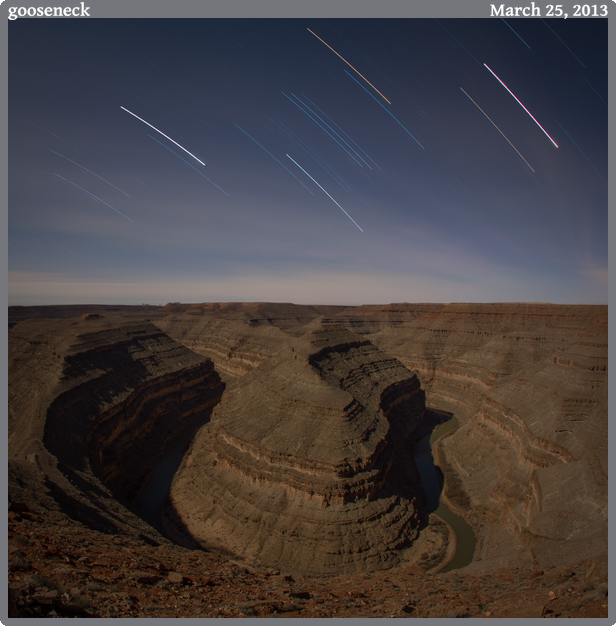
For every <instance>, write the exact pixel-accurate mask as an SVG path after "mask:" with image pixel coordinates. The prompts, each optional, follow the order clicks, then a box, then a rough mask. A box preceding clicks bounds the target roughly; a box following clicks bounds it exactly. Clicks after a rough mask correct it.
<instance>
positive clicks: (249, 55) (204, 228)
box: [8, 18, 609, 304]
mask: <svg viewBox="0 0 616 626" xmlns="http://www.w3.org/2000/svg"><path fill="white" fill-rule="evenodd" d="M8 31H9V41H8V46H9V96H8V114H9V116H8V127H9V146H8V169H9V215H8V223H9V231H8V243H9V247H8V256H9V284H8V287H9V304H53V303H59V304H63V303H65V304H68V303H118V304H140V303H144V302H147V303H149V304H165V303H167V302H170V301H181V302H206V301H270V302H295V303H312V304H363V303H366V304H369V303H388V302H502V301H526V302H530V301H533V302H534V301H540V302H554V303H573V304H600V303H607V297H608V296H607V291H608V281H607V258H608V232H607V221H608V187H607V182H608V179H609V177H608V158H607V157H608V135H607V128H608V107H607V102H608V53H607V52H608V51H607V48H608V39H607V35H608V25H607V20H606V19H568V20H547V19H546V20H542V19H511V20H507V21H504V20H502V19H498V18H496V19H495V18H492V19H483V20H476V19H455V20H454V19H439V20H435V19H384V20H374V19H307V20H303V19H280V20H276V19H262V20H250V19H192V20H185V19H158V20H154V19H151V20H150V19H137V20H128V19H116V20H107V19H90V20H83V19H81V20H68V19H66V20H60V19H58V20H45V19H38V20H37V19H18V20H15V21H11V22H9V25H8ZM484 64H486V65H487V66H489V68H490V70H491V71H492V72H493V73H492V72H491V71H490V70H489V69H488V68H487V67H486V65H484ZM351 66H352V67H351ZM495 75H496V76H498V79H500V81H502V82H503V83H504V84H505V85H506V86H507V88H508V89H509V90H510V91H511V92H512V93H513V94H514V95H515V98H517V100H516V99H515V98H514V96H513V95H512V94H511V93H510V92H509V91H508V90H507V88H506V87H505V86H503V84H501V82H499V80H498V79H497V78H496V76H495ZM518 100H519V102H518ZM388 101H389V102H388ZM520 103H521V104H520ZM522 105H524V107H525V108H526V110H525V109H524V108H523V107H522ZM122 107H123V108H122ZM527 111H528V112H527ZM531 115H532V117H531ZM135 116H138V117H139V118H141V120H140V119H138V117H135ZM533 118H534V119H533ZM142 120H143V121H142ZM146 122H147V124H146ZM150 125H151V126H150ZM153 127H155V128H153ZM541 127H542V128H541ZM552 142H555V143H556V144H557V145H558V147H556V146H555V145H554V143H552Z"/></svg>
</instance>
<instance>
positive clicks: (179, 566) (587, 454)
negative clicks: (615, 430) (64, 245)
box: [8, 304, 608, 617]
mask: <svg viewBox="0 0 616 626" xmlns="http://www.w3.org/2000/svg"><path fill="white" fill-rule="evenodd" d="M317 322H318V323H332V322H335V323H336V324H339V325H341V326H343V327H345V328H347V329H350V330H351V331H352V332H353V333H354V334H355V335H360V336H362V337H363V338H365V340H366V341H369V342H370V343H371V344H372V345H374V346H376V347H377V348H378V349H379V350H380V351H381V352H382V353H384V354H386V355H389V358H392V359H396V360H397V361H398V362H400V363H401V364H402V365H403V366H405V367H406V368H408V370H410V371H411V372H413V373H414V375H416V376H417V379H418V380H419V383H420V385H421V389H422V390H423V392H425V396H426V404H427V405H428V406H430V407H432V408H434V409H437V410H441V411H446V412H450V413H453V414H454V415H455V416H456V418H457V419H458V421H459V423H460V427H459V428H458V430H457V431H456V432H455V434H454V435H452V436H450V437H447V438H446V439H445V440H444V441H443V443H442V446H441V449H440V450H439V455H438V457H439V465H440V467H441V470H442V472H443V474H444V477H445V494H446V496H447V498H448V501H449V503H450V508H452V509H454V510H455V511H456V512H457V513H459V514H460V515H462V516H463V517H464V518H465V519H466V520H467V521H468V522H469V523H470V524H471V526H472V527H473V530H474V531H475V534H476V536H477V549H476V550H475V555H474V558H473V562H472V563H471V564H470V565H469V566H467V567H465V568H463V569H461V570H455V571H452V572H449V573H446V574H438V573H435V572H437V571H438V569H439V567H440V564H442V563H443V562H444V561H445V560H446V559H447V554H448V552H449V551H450V548H451V541H450V539H451V536H450V534H449V532H448V530H447V528H446V526H445V525H444V524H442V523H441V522H439V520H438V518H436V517H435V516H433V515H432V516H430V519H429V524H428V525H427V526H425V527H424V528H423V530H422V531H421V532H420V534H419V536H418V537H417V538H416V540H415V541H414V542H413V550H412V558H410V559H408V560H405V561H402V562H400V563H399V564H398V565H395V564H394V563H392V562H390V563H389V564H388V565H387V566H389V567H390V569H387V570H382V571H365V570H360V571H355V572H354V573H353V572H348V573H338V574H335V572H330V576H328V577H327V578H323V577H322V576H318V575H311V576H307V575H299V574H298V573H297V572H293V571H290V570H291V569H292V568H286V567H283V566H282V565H280V566H278V565H277V566H275V568H272V566H263V565H262V566H259V564H258V563H247V562H246V561H242V560H240V559H238V558H237V556H236V555H232V554H229V553H225V552H224V551H222V550H220V549H219V548H218V547H215V546H212V547H211V548H208V547H207V546H206V549H205V550H204V549H200V550H196V549H194V547H195V546H196V544H192V543H190V542H184V543H185V545H191V546H193V549H190V548H186V547H181V546H179V545H176V544H174V543H172V542H170V541H169V540H168V539H166V538H165V537H163V536H161V535H160V534H159V533H158V532H157V531H156V530H155V529H154V528H152V527H151V526H150V525H148V524H146V523H145V522H144V521H143V520H141V519H140V518H138V517H137V516H135V515H134V514H133V513H132V512H131V508H132V506H133V505H134V503H135V502H136V501H137V499H138V498H139V496H140V495H141V493H142V492H143V489H144V487H145V483H147V480H148V478H149V476H150V475H151V473H152V471H153V469H154V467H155V466H156V464H157V463H158V461H159V460H160V458H161V456H162V454H163V451H164V449H165V447H166V445H167V443H168V442H169V441H171V439H172V438H173V437H174V436H175V435H176V434H177V432H178V431H179V430H181V429H183V428H185V427H186V426H188V427H191V428H192V427H194V428H198V427H199V426H201V425H202V424H205V423H206V422H207V421H208V420H209V419H210V415H211V414H212V411H214V410H217V407H224V406H225V402H229V401H230V399H231V398H232V397H233V393H234V392H233V389H234V388H235V387H236V386H237V388H238V389H239V388H240V387H241V381H242V379H243V378H244V376H246V379H245V382H246V383H248V382H249V381H250V376H248V374H249V373H251V372H256V373H253V374H251V375H252V377H253V380H258V378H259V373H258V372H259V371H260V369H262V368H263V367H266V366H265V365H263V366H262V365H261V364H264V363H266V361H267V360H268V359H269V358H270V357H274V355H277V354H281V353H282V351H287V353H288V350H289V347H291V346H293V345H294V344H297V341H298V338H300V337H302V335H305V333H306V332H307V330H308V329H309V327H310V325H311V324H315V323H317ZM227 396H228V397H229V400H225V398H226V397H227ZM221 399H222V400H223V401H222V402H221ZM203 432H205V431H203ZM607 441H608V440H607V307H574V306H553V305H541V304H518V305H516V304H510V305H506V304H504V305H464V304H460V305H455V304H452V305H428V304H427V305H408V304H402V305H387V306H382V307H347V308H345V307H308V306H301V307H297V306H294V305H268V304H229V305H221V304H201V305H169V306H167V307H162V308H155V307H91V306H89V307H14V308H11V309H9V421H8V444H9V445H8V447H9V480H8V484H9V527H8V548H9V562H8V567H9V614H10V615H11V616H22V617H28V616H51V617H54V616H60V617H65V616H66V617H72V616H78V617H90V616H100V617H109V616H117V617H128V616H130V617H162V616H167V617H189V616H204V617H205V616H216V617H218V616H221V617H223V616H224V617H231V616H242V615H245V616H253V617H254V616H262V617H266V616H268V617H272V616H284V617H310V616H322V617H329V616H337V617H355V616H372V617H389V616H392V615H393V616H399V617H442V616H450V617H454V616H455V617H462V616H472V617H480V616H486V617H541V616H543V617H558V616H562V617H564V616H571V617H607V615H608V612H607V566H608V562H607V527H608V525H607V458H608V447H607ZM392 565H393V566H392Z"/></svg>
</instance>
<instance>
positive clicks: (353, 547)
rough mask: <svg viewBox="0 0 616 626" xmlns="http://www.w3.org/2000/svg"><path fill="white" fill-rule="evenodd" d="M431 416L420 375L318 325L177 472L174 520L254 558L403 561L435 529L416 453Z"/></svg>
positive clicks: (280, 562) (305, 565) (315, 570)
mask: <svg viewBox="0 0 616 626" xmlns="http://www.w3.org/2000/svg"><path fill="white" fill-rule="evenodd" d="M423 421H424V394H423V391H422V390H421V388H420V386H419V381H418V380H417V377H416V376H415V375H414V374H412V372H410V371H409V370H407V369H406V368H405V367H403V366H402V364H401V363H400V362H399V361H398V360H396V359H394V358H392V357H390V356H388V355H386V354H384V353H382V352H380V351H379V350H378V349H377V348H376V347H375V346H374V345H373V344H371V343H370V342H369V341H367V340H366V339H364V338H362V337H360V336H357V335H354V334H352V333H350V332H349V331H348V330H345V329H343V328H342V327H339V326H333V325H327V326H317V327H315V328H313V329H312V330H311V331H310V332H309V333H307V334H306V335H304V336H302V337H301V338H300V339H299V340H295V341H293V342H292V345H290V346H289V347H288V349H285V350H282V351H281V352H280V353H278V354H277V355H276V356H274V357H272V358H269V359H267V360H265V361H263V362H262V363H261V364H260V365H259V366H258V367H256V368H254V369H253V370H251V371H250V372H249V373H248V374H246V375H244V376H243V377H242V378H241V379H240V380H239V381H238V382H237V384H236V385H234V386H233V387H232V388H231V389H230V390H229V391H228V392H227V393H226V394H225V397H224V399H223V401H222V402H221V404H220V405H219V406H218V407H217V408H216V409H215V411H214V414H213V417H212V421H211V424H210V425H209V426H208V427H206V428H204V429H202V430H201V431H200V432H199V434H198V435H197V437H196V438H195V440H194V441H193V444H192V446H191V449H190V450H189V452H188V453H187V455H186V456H185V458H184V462H183V464H182V466H181V467H180V469H179V471H178V473H177V474H176V478H175V480H174V482H173V485H172V488H171V493H170V503H169V508H170V509H171V511H170V512H169V518H170V520H171V521H172V522H173V521H176V523H177V520H181V524H182V525H183V526H184V527H185V529H186V530H187V531H188V533H189V534H190V535H191V536H192V537H193V538H195V539H197V540H198V541H199V543H200V544H201V545H203V546H204V547H206V548H208V549H212V548H218V549H221V548H222V549H225V550H228V551H230V552H231V553H233V554H235V555H237V556H238V557H240V558H242V559H243V560H248V561H252V562H253V563H254V564H262V565H263V564H264V565H267V566H270V567H274V568H284V569H285V570H287V571H289V570H290V571H293V572H295V573H300V574H310V575H331V574H340V573H343V572H348V573H351V572H354V571H361V570H374V569H377V570H378V569H384V568H388V567H392V566H393V565H395V564H396V563H399V562H400V559H401V558H402V554H403V551H404V549H405V548H408V547H409V546H410V545H411V544H412V542H413V541H414V539H416V537H417V535H418V532H419V529H420V528H421V527H425V526H427V522H428V514H427V509H426V502H425V498H424V495H423V491H422V488H421V483H420V479H419V476H418V473H417V470H416V468H415V466H414V463H413V460H412V458H409V455H408V454H407V453H406V450H407V449H408V448H410V447H411V446H412V441H413V433H414V431H415V430H416V429H421V426H422V425H423Z"/></svg>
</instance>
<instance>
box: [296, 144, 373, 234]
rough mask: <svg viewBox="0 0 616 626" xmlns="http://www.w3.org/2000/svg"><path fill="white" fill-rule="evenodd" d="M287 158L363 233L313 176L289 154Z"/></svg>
mask: <svg viewBox="0 0 616 626" xmlns="http://www.w3.org/2000/svg"><path fill="white" fill-rule="evenodd" d="M287 157H289V159H291V161H293V163H295V165H297V167H299V169H300V170H302V172H304V174H306V176H308V178H309V179H310V180H311V181H312V182H313V183H314V184H315V185H317V186H318V187H319V189H320V190H321V191H322V192H323V193H324V194H325V195H326V196H327V197H328V198H329V199H330V200H331V201H332V202H334V204H335V205H336V206H337V207H338V208H339V209H340V210H341V211H342V212H343V213H344V214H345V215H346V216H347V217H348V218H349V219H350V220H351V221H352V222H353V224H355V226H357V228H359V230H361V232H362V233H363V232H364V231H363V229H362V228H361V227H360V225H359V224H358V223H357V222H356V221H355V220H354V219H353V218H352V217H351V216H350V215H349V214H348V213H347V212H346V211H345V210H344V209H343V208H342V207H341V206H340V205H339V204H338V203H337V202H336V201H335V200H334V199H333V198H332V197H331V196H330V195H329V194H328V193H327V191H325V189H323V187H321V185H319V183H317V181H316V180H315V179H314V178H312V176H310V174H309V173H308V172H307V171H306V170H305V169H304V168H303V167H302V166H301V165H300V164H299V163H297V162H296V161H294V160H293V159H292V158H291V157H290V156H289V155H288V154H287Z"/></svg>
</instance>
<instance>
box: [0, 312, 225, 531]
mask: <svg viewBox="0 0 616 626" xmlns="http://www.w3.org/2000/svg"><path fill="white" fill-rule="evenodd" d="M50 324H51V325H52V326H53V329H51V330H52V332H50ZM39 336H40V337H41V338H40V339H39V338H38V337H39ZM43 337H44V338H43ZM9 343H10V345H11V350H10V358H9V376H10V383H11V384H10V386H11V393H10V396H9V414H10V416H11V424H10V426H9V432H10V435H9V439H10V456H11V457H13V458H14V461H13V470H14V472H15V473H16V474H19V473H25V474H32V471H34V470H33V469H32V471H31V470H28V468H27V466H24V465H23V463H24V462H23V460H21V459H23V458H24V457H25V458H26V459H27V461H26V463H27V462H29V463H30V464H32V465H34V466H35V467H37V468H38V470H39V476H38V480H40V481H42V482H44V483H46V484H47V485H48V487H49V489H48V491H49V493H50V494H51V496H52V498H55V499H57V500H58V502H59V503H60V506H61V507H65V508H67V510H68V507H69V506H70V508H71V509H72V512H73V513H74V514H76V515H79V514H80V510H81V513H83V511H88V510H90V511H91V515H90V517H91V518H92V519H94V518H97V519H99V518H100V519H99V521H100V523H101V524H102V525H103V526H105V525H106V526H107V527H110V528H111V527H112V526H114V525H115V526H117V525H118V524H123V523H128V524H129V525H130V524H131V523H135V522H136V520H135V519H133V518H132V516H131V515H130V514H129V513H128V511H123V512H122V507H119V505H118V504H117V503H118V502H119V503H121V504H123V505H125V506H126V507H130V506H131V505H132V504H133V502H134V500H135V498H136V497H137V496H138V495H139V492H140V491H141V490H142V489H143V487H144V486H145V483H146V482H147V478H148V476H149V474H150V473H151V472H152V470H153V469H154V467H155V466H156V464H157V463H158V461H159V460H160V457H161V455H162V453H163V451H164V449H165V447H166V445H167V443H168V442H169V441H170V440H171V439H172V438H173V437H174V436H175V434H177V433H178V432H179V431H180V430H181V429H182V428H184V427H185V426H186V425H187V424H189V423H190V422H193V421H200V422H201V423H204V422H205V421H206V420H207V418H208V416H209V413H210V412H211V410H212V408H213V406H214V405H215V404H216V402H218V400H219V399H220V396H221V394H222V390H223V385H222V383H221V381H220V378H219V377H218V375H217V374H216V372H215V371H214V367H213V364H212V362H211V361H210V360H208V359H204V358H203V357H201V356H199V355H197V354H194V353H192V352H190V351H189V350H187V349H186V348H185V347H184V346H182V345H181V344H178V343H176V342H175V341H173V340H172V339H170V338H169V337H168V336H167V335H165V334H164V333H163V332H161V331H160V329H158V328H157V327H156V326H154V325H152V324H150V323H147V322H143V321H141V322H131V321H128V320H122V319H107V318H105V317H104V316H98V317H96V318H92V317H90V318H83V319H81V318H80V319H78V320H77V321H76V320H70V319H69V320H53V321H52V322H50V321H47V322H42V321H39V320H32V321H24V322H20V323H19V324H18V325H17V327H16V328H14V329H13V330H12V331H11V335H10V340H9ZM35 382H36V383H38V384H34V383H35ZM31 390H32V391H34V393H32V391H31ZM29 391H30V393H28V392H29ZM35 474H36V472H35ZM76 486H77V487H78V489H77V490H75V487H76ZM79 502H81V506H80V505H79ZM104 518H107V521H106V522H104V521H103V519H104ZM139 525H140V524H139V523H138V522H137V526H139Z"/></svg>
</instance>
